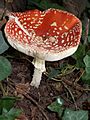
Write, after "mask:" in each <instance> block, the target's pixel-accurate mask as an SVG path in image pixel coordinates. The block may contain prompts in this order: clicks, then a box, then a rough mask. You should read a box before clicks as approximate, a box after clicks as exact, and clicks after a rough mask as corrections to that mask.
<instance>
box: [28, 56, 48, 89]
mask: <svg viewBox="0 0 90 120" xmlns="http://www.w3.org/2000/svg"><path fill="white" fill-rule="evenodd" d="M32 63H33V65H34V66H35V69H34V74H33V79H32V82H31V84H30V85H31V86H35V87H37V88H38V87H39V85H40V81H41V77H42V73H43V72H44V71H45V70H46V69H45V60H42V59H39V58H35V59H34V60H33V62H32Z"/></svg>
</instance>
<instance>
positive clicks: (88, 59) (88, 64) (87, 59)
mask: <svg viewBox="0 0 90 120" xmlns="http://www.w3.org/2000/svg"><path fill="white" fill-rule="evenodd" d="M84 63H85V66H86V67H90V56H89V55H86V56H85V57H84Z"/></svg>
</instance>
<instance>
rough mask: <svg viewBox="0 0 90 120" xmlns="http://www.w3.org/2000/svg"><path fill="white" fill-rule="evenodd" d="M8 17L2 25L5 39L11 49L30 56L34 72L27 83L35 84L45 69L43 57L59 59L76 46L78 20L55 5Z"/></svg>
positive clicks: (66, 55) (78, 28)
mask: <svg viewBox="0 0 90 120" xmlns="http://www.w3.org/2000/svg"><path fill="white" fill-rule="evenodd" d="M9 17H10V18H11V19H10V20H9V21H8V22H7V24H6V26H5V34H6V37H7V40H8V42H9V43H10V44H11V45H12V46H13V47H14V48H15V49H17V50H19V51H21V52H23V53H25V54H27V55H30V56H33V57H34V61H33V64H34V65H35V73H34V75H33V80H32V82H31V85H32V86H36V87H38V86H39V84H40V80H41V76H42V72H44V71H45V60H47V61H56V60H60V59H63V58H66V57H68V56H70V55H72V54H73V53H74V52H75V51H76V50H77V48H78V45H79V43H80V37H81V31H82V25H81V21H80V20H79V19H78V18H77V17H76V16H74V15H73V14H71V13H68V12H66V11H62V10H58V9H48V10H46V11H43V12H41V11H39V10H30V11H26V12H23V13H20V12H19V13H13V14H11V15H9ZM37 76H38V77H37Z"/></svg>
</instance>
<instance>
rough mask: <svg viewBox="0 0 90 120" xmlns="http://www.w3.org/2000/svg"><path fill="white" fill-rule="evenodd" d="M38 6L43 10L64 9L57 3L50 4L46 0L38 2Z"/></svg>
mask: <svg viewBox="0 0 90 120" xmlns="http://www.w3.org/2000/svg"><path fill="white" fill-rule="evenodd" d="M40 6H41V7H43V8H44V9H49V8H56V9H61V10H65V8H64V7H63V6H60V5H58V4H57V3H51V2H49V1H47V0H42V1H41V2H40Z"/></svg>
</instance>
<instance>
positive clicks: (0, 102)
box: [0, 96, 17, 113]
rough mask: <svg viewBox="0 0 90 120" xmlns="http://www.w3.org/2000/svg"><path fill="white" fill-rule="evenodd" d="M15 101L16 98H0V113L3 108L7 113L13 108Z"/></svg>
mask: <svg viewBox="0 0 90 120" xmlns="http://www.w3.org/2000/svg"><path fill="white" fill-rule="evenodd" d="M16 99H17V98H16V97H8V96H7V97H2V98H1V99H0V113H2V110H3V108H5V109H6V110H7V111H9V110H10V109H11V108H12V107H13V106H14V103H15V102H16Z"/></svg>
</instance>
